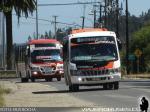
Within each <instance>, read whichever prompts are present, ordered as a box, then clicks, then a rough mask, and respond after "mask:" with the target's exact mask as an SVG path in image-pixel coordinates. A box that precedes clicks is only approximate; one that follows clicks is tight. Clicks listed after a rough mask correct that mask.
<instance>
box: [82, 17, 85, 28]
mask: <svg viewBox="0 0 150 112" xmlns="http://www.w3.org/2000/svg"><path fill="white" fill-rule="evenodd" d="M81 18H82V29H83V28H84V20H85V17H84V16H82V17H81Z"/></svg>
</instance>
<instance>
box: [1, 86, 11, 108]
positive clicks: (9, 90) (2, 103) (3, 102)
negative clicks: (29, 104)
mask: <svg viewBox="0 0 150 112" xmlns="http://www.w3.org/2000/svg"><path fill="white" fill-rule="evenodd" d="M10 92H11V89H6V88H3V87H2V86H1V85H0V107H3V106H4V105H5V100H4V98H3V94H9V93H10Z"/></svg>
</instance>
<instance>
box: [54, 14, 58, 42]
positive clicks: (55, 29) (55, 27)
mask: <svg viewBox="0 0 150 112" xmlns="http://www.w3.org/2000/svg"><path fill="white" fill-rule="evenodd" d="M53 17H54V32H55V36H54V38H55V39H57V26H56V25H57V21H56V19H57V17H58V16H53Z"/></svg>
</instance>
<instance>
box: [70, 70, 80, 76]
mask: <svg viewBox="0 0 150 112" xmlns="http://www.w3.org/2000/svg"><path fill="white" fill-rule="evenodd" d="M71 74H72V75H75V76H78V75H81V71H79V70H71Z"/></svg>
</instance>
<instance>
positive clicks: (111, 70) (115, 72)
mask: <svg viewBox="0 0 150 112" xmlns="http://www.w3.org/2000/svg"><path fill="white" fill-rule="evenodd" d="M117 73H120V68H115V69H110V70H109V74H110V75H112V74H117Z"/></svg>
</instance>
